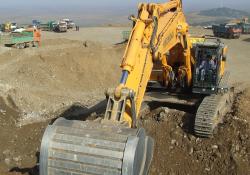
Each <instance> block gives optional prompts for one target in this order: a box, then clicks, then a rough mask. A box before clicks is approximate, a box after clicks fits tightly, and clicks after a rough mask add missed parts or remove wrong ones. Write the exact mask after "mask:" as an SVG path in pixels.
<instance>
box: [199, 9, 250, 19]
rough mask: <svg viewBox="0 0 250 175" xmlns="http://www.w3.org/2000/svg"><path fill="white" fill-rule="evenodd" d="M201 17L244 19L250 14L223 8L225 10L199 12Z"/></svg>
mask: <svg viewBox="0 0 250 175" xmlns="http://www.w3.org/2000/svg"><path fill="white" fill-rule="evenodd" d="M199 15H202V16H214V17H227V18H242V17H243V16H250V13H248V12H245V11H242V10H235V9H231V8H227V7H223V8H216V9H210V10H204V11H201V12H199Z"/></svg>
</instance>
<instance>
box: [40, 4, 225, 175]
mask: <svg viewBox="0 0 250 175" xmlns="http://www.w3.org/2000/svg"><path fill="white" fill-rule="evenodd" d="M130 19H131V20H132V21H133V22H134V26H133V30H132V32H131V36H130V38H129V41H128V44H127V47H126V50H125V54H124V57H123V61H122V64H121V68H122V76H121V81H120V83H119V85H118V86H117V87H116V88H114V89H112V90H108V91H107V93H106V96H107V108H106V112H105V115H104V117H103V118H100V119H97V120H94V121H76V120H66V119H63V118H59V119H57V120H56V121H55V122H54V123H53V124H51V125H49V126H48V128H47V129H46V131H45V134H44V137H43V139H42V145H41V150H40V175H145V174H148V171H149V168H150V163H151V160H152V157H153V150H154V141H153V139H152V138H151V137H149V136H147V135H146V132H145V130H144V129H143V128H140V127H139V124H138V123H139V122H138V121H139V120H140V118H139V116H140V111H141V108H142V103H143V101H147V100H146V99H147V98H146V96H151V101H165V100H166V101H168V100H169V99H173V98H175V99H177V100H179V101H183V99H182V98H183V97H184V96H185V97H186V98H185V99H186V101H188V99H196V100H197V99H198V101H200V102H199V107H198V110H197V114H196V119H195V124H194V134H196V135H197V136H200V137H211V136H212V135H213V132H214V130H215V128H216V127H217V125H218V124H219V123H220V122H221V120H222V118H223V116H224V115H225V113H226V112H227V109H228V106H229V105H230V89H229V87H228V85H227V81H228V77H229V74H228V73H227V72H225V70H224V69H225V62H226V52H227V47H226V46H225V45H224V44H223V43H222V42H221V41H220V40H218V39H216V38H209V37H193V38H191V37H190V35H189V33H188V31H189V26H188V24H187V22H186V19H185V16H184V13H183V9H182V1H181V0H170V1H169V2H167V3H162V4H156V3H142V4H140V5H139V7H138V16H137V17H134V16H131V17H130ZM170 97H171V98H170Z"/></svg>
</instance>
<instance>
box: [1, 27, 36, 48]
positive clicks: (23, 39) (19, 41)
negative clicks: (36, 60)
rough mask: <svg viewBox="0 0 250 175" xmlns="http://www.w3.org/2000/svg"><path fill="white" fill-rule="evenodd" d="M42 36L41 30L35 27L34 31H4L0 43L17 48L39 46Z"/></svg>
mask: <svg viewBox="0 0 250 175" xmlns="http://www.w3.org/2000/svg"><path fill="white" fill-rule="evenodd" d="M40 36H41V35H40V31H37V30H36V31H33V29H32V31H29V30H28V31H27V30H26V31H23V32H11V33H2V34H1V35H0V44H1V45H4V46H7V47H14V48H17V49H24V48H26V47H38V46H39V42H40Z"/></svg>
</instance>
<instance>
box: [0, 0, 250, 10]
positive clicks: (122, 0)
mask: <svg viewBox="0 0 250 175" xmlns="http://www.w3.org/2000/svg"><path fill="white" fill-rule="evenodd" d="M1 1H4V3H1V6H0V8H15V9H16V8H23V7H27V8H28V7H31V6H32V7H33V8H42V7H46V8H48V7H51V8H55V7H56V6H60V8H61V7H63V8H70V9H72V8H80V7H82V8H83V9H84V8H86V7H90V8H93V7H97V8H100V7H103V8H109V9H111V8H114V7H119V8H124V7H131V8H135V7H136V4H138V2H166V1H167V0H40V1H38V0H9V1H6V0H0V2H1ZM183 3H184V7H185V9H186V10H187V11H193V10H199V9H207V8H213V7H220V6H226V7H232V8H233V7H234V8H239V9H245V10H249V9H250V0H206V1H205V0H183Z"/></svg>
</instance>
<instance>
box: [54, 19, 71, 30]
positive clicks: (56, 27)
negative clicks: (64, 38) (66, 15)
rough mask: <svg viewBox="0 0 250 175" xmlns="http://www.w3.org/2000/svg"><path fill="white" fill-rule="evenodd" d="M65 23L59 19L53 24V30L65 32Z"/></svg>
mask: <svg viewBox="0 0 250 175" xmlns="http://www.w3.org/2000/svg"><path fill="white" fill-rule="evenodd" d="M67 29H68V27H67V23H66V22H64V21H59V22H58V24H57V25H56V26H55V29H54V31H55V32H67Z"/></svg>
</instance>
